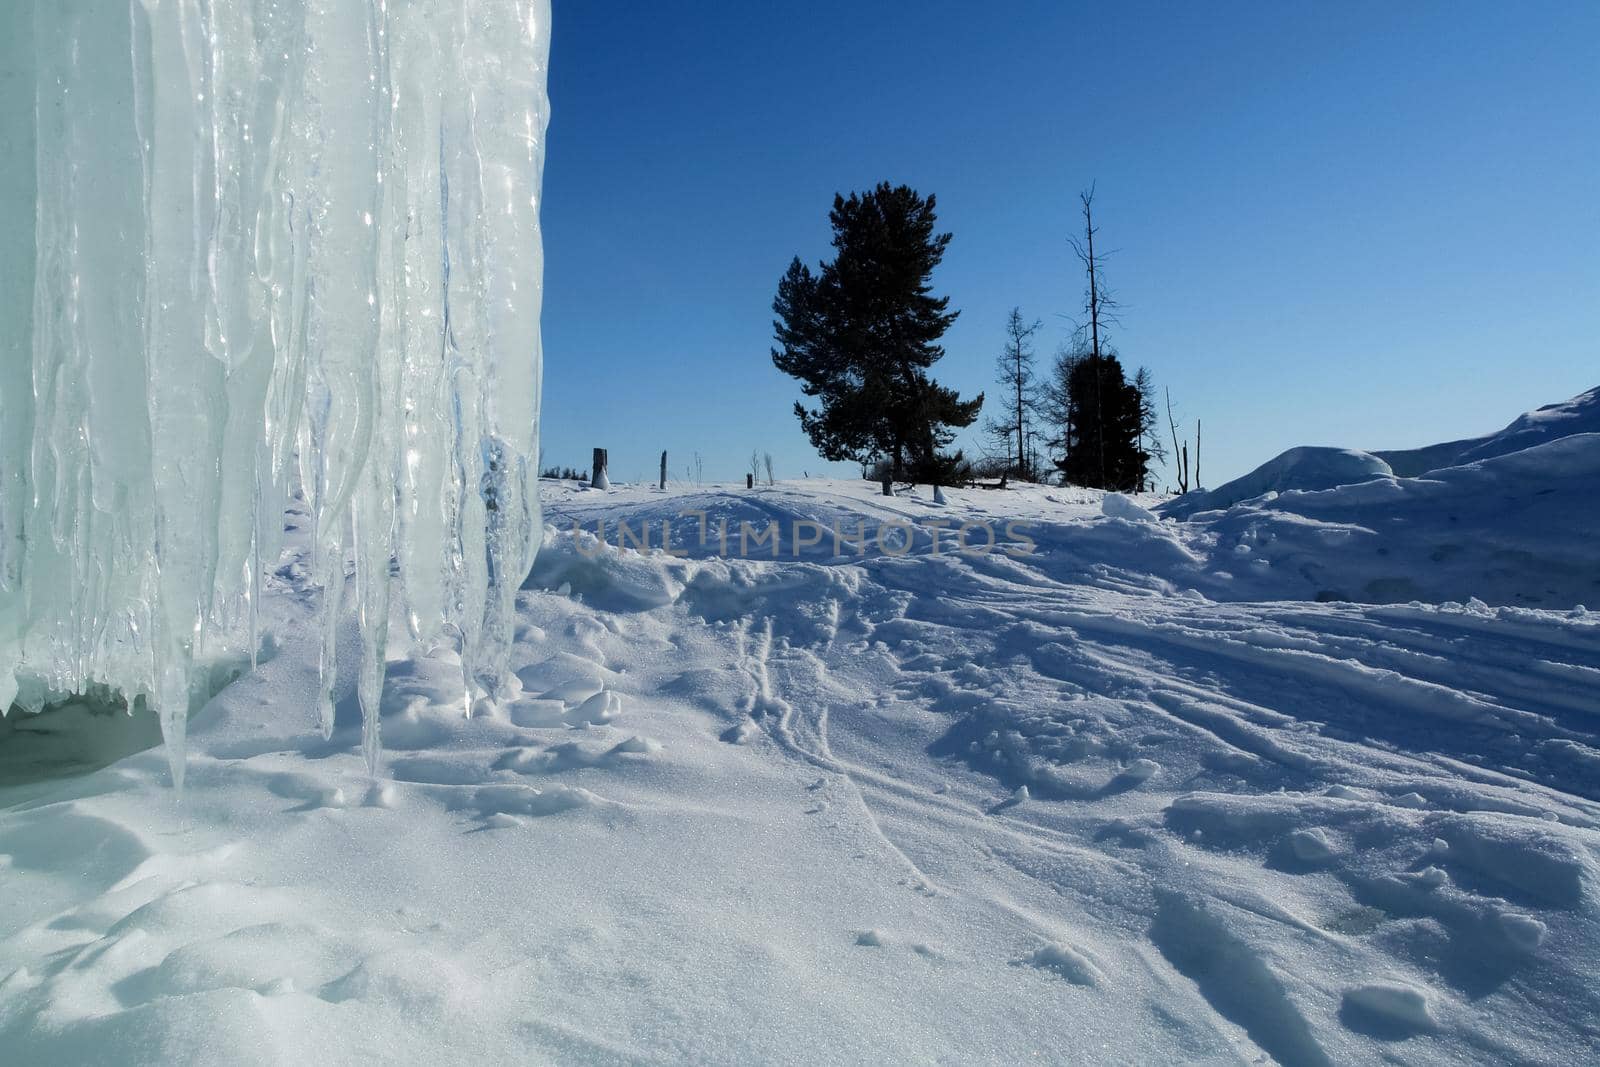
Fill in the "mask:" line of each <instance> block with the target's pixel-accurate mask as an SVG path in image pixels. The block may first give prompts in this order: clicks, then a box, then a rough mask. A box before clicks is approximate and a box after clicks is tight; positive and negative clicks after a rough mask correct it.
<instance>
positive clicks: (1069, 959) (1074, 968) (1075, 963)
mask: <svg viewBox="0 0 1600 1067" xmlns="http://www.w3.org/2000/svg"><path fill="white" fill-rule="evenodd" d="M1011 962H1012V963H1013V964H1014V965H1016V966H1024V965H1026V966H1029V967H1037V968H1039V969H1040V970H1041V971H1050V972H1051V973H1052V974H1055V975H1058V976H1060V977H1062V978H1065V979H1066V980H1067V981H1069V982H1071V983H1072V984H1073V985H1081V986H1097V985H1099V984H1100V983H1101V982H1103V981H1105V975H1104V974H1102V973H1101V971H1100V968H1098V967H1096V966H1095V965H1094V963H1093V962H1091V961H1090V959H1089V957H1087V956H1085V955H1084V954H1083V953H1081V952H1079V951H1078V950H1077V949H1075V948H1073V947H1071V946H1070V945H1063V944H1061V943H1059V942H1056V941H1046V942H1045V943H1044V944H1042V945H1040V946H1039V947H1038V948H1036V949H1034V950H1033V951H1032V952H1031V953H1029V954H1028V955H1026V956H1024V957H1022V958H1021V959H1017V960H1012V961H1011Z"/></svg>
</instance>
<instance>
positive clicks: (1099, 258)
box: [1068, 185, 1120, 485]
mask: <svg viewBox="0 0 1600 1067" xmlns="http://www.w3.org/2000/svg"><path fill="white" fill-rule="evenodd" d="M1094 190H1095V187H1094V186H1093V185H1090V186H1089V190H1088V192H1084V193H1079V194H1078V199H1079V200H1080V201H1082V203H1083V239H1082V240H1079V239H1078V238H1076V237H1072V238H1069V239H1068V240H1069V241H1070V242H1071V244H1072V250H1073V251H1074V252H1076V253H1077V255H1078V261H1079V262H1080V263H1082V264H1083V268H1084V271H1085V273H1087V274H1088V276H1089V288H1088V292H1087V293H1086V294H1085V301H1084V313H1085V315H1086V316H1087V318H1088V321H1087V323H1084V324H1080V327H1079V328H1080V329H1081V328H1082V327H1083V325H1087V326H1088V329H1089V352H1088V356H1089V359H1090V360H1092V361H1093V365H1094V379H1095V427H1094V429H1095V448H1096V450H1097V451H1098V452H1099V454H1100V455H1099V463H1100V482H1101V484H1102V485H1104V484H1105V481H1106V477H1105V475H1106V469H1105V468H1106V447H1105V415H1104V412H1105V406H1104V403H1103V397H1102V395H1101V371H1100V366H1101V362H1100V361H1101V358H1102V356H1103V351H1102V349H1101V335H1102V334H1103V333H1104V332H1105V328H1106V327H1107V326H1108V325H1111V324H1113V323H1115V322H1116V321H1117V316H1116V312H1117V308H1118V307H1119V306H1120V305H1119V304H1118V303H1117V301H1116V298H1115V297H1114V296H1113V295H1112V293H1111V290H1110V289H1108V288H1107V287H1106V284H1105V278H1104V276H1103V274H1102V269H1103V264H1104V259H1105V255H1104V253H1100V254H1099V255H1097V254H1096V252H1095V247H1094V239H1095V236H1096V234H1098V233H1099V232H1100V231H1099V230H1098V229H1097V228H1096V227H1095V224H1094Z"/></svg>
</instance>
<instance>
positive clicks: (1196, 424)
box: [1194, 419, 1205, 489]
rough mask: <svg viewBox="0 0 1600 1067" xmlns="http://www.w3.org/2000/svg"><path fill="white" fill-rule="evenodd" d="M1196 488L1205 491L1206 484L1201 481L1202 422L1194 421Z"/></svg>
mask: <svg viewBox="0 0 1600 1067" xmlns="http://www.w3.org/2000/svg"><path fill="white" fill-rule="evenodd" d="M1194 487H1195V488H1196V489H1204V488H1205V483H1204V482H1202V481H1201V480H1200V420H1199V419H1195V420H1194Z"/></svg>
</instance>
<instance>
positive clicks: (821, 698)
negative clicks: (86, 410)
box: [0, 435, 1600, 1064]
mask: <svg viewBox="0 0 1600 1067" xmlns="http://www.w3.org/2000/svg"><path fill="white" fill-rule="evenodd" d="M1597 445H1600V438H1597V437H1595V436H1593V435H1589V436H1568V437H1565V438H1563V439H1561V440H1553V441H1547V442H1545V443H1543V444H1541V445H1539V446H1538V447H1535V448H1532V449H1524V450H1521V451H1518V452H1515V453H1514V454H1508V455H1503V456H1499V457H1496V458H1492V459H1488V460H1484V461H1481V462H1475V463H1472V464H1470V465H1467V466H1459V467H1455V468H1452V469H1450V470H1446V471H1441V472H1436V473H1435V474H1432V475H1429V476H1428V477H1427V478H1421V479H1389V478H1386V479H1380V480H1378V481H1370V482H1367V483H1365V484H1363V485H1357V486H1347V487H1344V488H1339V489H1331V490H1323V491H1318V492H1298V493H1297V492H1285V493H1281V494H1280V495H1279V496H1277V497H1276V498H1273V499H1265V500H1258V501H1255V502H1252V503H1248V504H1241V505H1239V506H1236V507H1233V508H1229V509H1227V510H1224V511H1220V512H1213V513H1209V514H1199V515H1196V516H1194V517H1193V518H1192V519H1191V520H1190V521H1186V522H1174V521H1170V520H1160V519H1157V518H1156V517H1155V516H1154V515H1152V514H1151V513H1150V511H1149V510H1147V509H1148V508H1149V507H1153V506H1154V505H1155V504H1156V503H1157V501H1155V500H1133V501H1130V500H1126V499H1123V498H1106V499H1102V498H1101V497H1100V495H1099V494H1095V493H1089V492H1085V491H1082V490H1070V489H1047V488H1043V487H1037V486H1025V487H1019V488H1015V489H1013V490H1010V491H1006V492H997V491H984V490H975V489H973V490H956V491H951V492H950V493H949V494H948V496H949V503H948V505H946V506H943V507H940V506H936V505H934V504H933V503H931V501H929V500H928V499H927V496H926V494H925V493H913V494H908V495H905V496H901V497H897V498H893V499H885V498H883V497H881V496H877V495H876V487H874V486H871V485H868V484H865V483H843V482H823V481H807V482H797V483H780V484H779V485H776V486H773V487H765V488H759V489H756V490H753V491H747V490H745V489H744V488H743V487H742V486H738V487H725V486H707V487H694V488H689V487H684V488H681V489H677V490H673V491H669V492H666V493H660V492H656V491H654V490H652V489H645V488H634V487H624V488H619V489H617V490H615V491H613V492H609V493H600V492H589V491H585V490H581V489H579V488H577V487H576V486H573V485H570V484H566V485H563V484H558V483H546V485H545V498H546V504H547V521H548V522H549V523H550V529H549V530H548V531H547V535H546V543H545V547H544V550H543V552H542V554H541V556H540V558H539V562H538V564H537V566H536V568H535V571H534V575H533V577H532V579H531V580H530V582H529V583H528V586H527V588H526V589H525V590H524V591H523V593H522V594H521V596H520V598H519V603H518V619H519V625H518V630H517V634H516V642H515V646H514V649H513V663H514V665H515V666H516V667H517V678H518V686H519V690H520V692H519V695H517V696H516V697H515V699H513V700H510V701H507V702H505V703H503V704H501V705H498V706H491V705H488V704H481V703H480V704H479V705H478V706H477V707H475V708H473V709H472V712H473V714H472V717H471V718H464V717H463V707H462V695H461V690H460V682H459V677H460V672H459V666H458V665H457V663H456V659H455V655H454V653H453V652H450V651H448V650H444V649H441V650H437V651H435V652H433V653H431V654H426V655H418V656H416V657H414V658H410V659H403V660H397V661H394V662H391V663H390V665H389V678H388V682H387V684H386V687H385V690H384V693H383V699H382V710H383V715H382V728H383V740H384V745H385V750H386V753H387V756H386V767H385V777H384V778H383V779H382V780H380V781H372V780H370V779H369V778H368V777H367V775H366V773H365V769H364V763H363V760H362V755H361V731H360V721H359V719H360V717H359V711H358V709H357V706H356V701H355V699H354V697H353V695H351V694H349V693H346V694H343V696H342V699H341V700H340V702H339V704H338V707H337V715H338V721H337V724H336V730H335V732H334V735H333V738H332V740H331V741H328V742H324V741H322V740H321V738H320V735H319V734H318V732H317V731H316V728H315V723H316V687H317V681H316V659H317V644H318V639H317V637H316V635H315V631H314V629H313V628H312V627H310V626H309V625H308V620H309V619H310V617H311V615H312V613H313V610H314V607H315V605H314V602H313V601H314V598H313V595H312V593H311V592H309V591H308V590H309V585H308V582H307V567H306V562H307V561H306V557H305V546H304V544H303V542H298V541H294V540H293V538H291V546H290V549H289V550H288V552H286V554H285V556H284V558H283V560H282V563H281V566H280V567H279V569H278V571H277V574H276V577H275V579H274V582H273V585H272V588H271V589H270V591H269V592H270V595H269V596H268V597H267V601H266V614H267V619H266V621H265V628H266V630H267V633H268V638H267V652H268V655H267V657H266V658H265V660H264V662H263V663H262V665H261V666H260V667H259V668H258V669H257V670H255V671H253V672H248V673H246V674H244V676H243V677H241V678H240V679H239V680H238V681H237V682H235V683H234V684H233V685H231V686H229V687H227V688H226V689H224V690H222V691H221V692H220V693H219V694H218V695H217V696H216V697H215V698H214V699H213V700H212V701H211V702H210V703H209V704H208V705H207V706H206V707H205V709H204V710H203V711H201V712H200V713H199V714H198V715H197V716H196V717H195V718H194V720H193V722H192V723H191V738H192V741H191V744H192V752H193V755H192V759H191V764H190V769H189V783H188V786H187V790H186V792H185V794H184V795H183V797H182V798H181V799H179V798H178V797H176V796H174V794H173V793H172V791H171V790H170V788H169V787H168V785H167V776H166V769H165V762H164V760H163V759H162V758H161V756H160V753H159V752H158V751H157V750H153V749H152V750H145V751H136V750H137V749H139V748H140V746H142V745H143V744H148V743H150V740H151V736H152V735H150V734H149V733H148V732H146V733H141V732H140V731H139V730H137V729H130V730H128V731H125V733H124V734H123V735H122V737H121V739H120V741H119V740H117V739H104V740H103V742H102V743H101V744H100V745H99V749H98V751H87V750H82V751H80V750H75V749H74V737H75V736H79V735H80V731H79V729H78V727H79V725H80V724H81V723H83V722H85V721H95V720H94V716H93V715H92V713H91V712H90V711H89V710H87V709H82V708H78V709H66V710H64V711H55V712H48V713H46V714H45V715H43V716H40V717H38V718H36V719H29V720H23V721H16V720H11V721H10V722H9V727H10V729H11V730H12V732H11V733H10V734H9V735H7V736H6V737H5V738H4V740H3V743H4V745H5V750H6V759H5V760H3V761H0V767H4V768H6V769H7V771H8V772H15V769H16V768H22V767H31V768H32V771H33V773H31V774H29V775H28V776H27V777H28V778H29V780H28V781H22V780H21V779H22V775H21V774H20V773H13V778H12V781H13V782H15V783H16V784H13V785H11V786H9V787H7V788H3V789H0V857H3V859H0V879H3V881H4V886H5V890H6V891H5V892H4V893H3V894H0V1049H4V1050H5V1055H4V1056H3V1057H0V1059H4V1060H6V1061H7V1062H15V1063H63V1062H91V1061H113V1060H114V1061H115V1062H118V1063H124V1064H139V1063H149V1064H156V1063H161V1064H168V1063H183V1062H201V1061H207V1062H211V1061H214V1060H215V1059H216V1058H218V1057H222V1058H226V1059H228V1060H230V1061H234V1062H253V1063H274V1064H276V1063H302V1062H353V1061H372V1060H384V1061H391V1060H392V1061H398V1062H462V1061H464V1060H468V1059H472V1060H485V1061H496V1062H562V1063H571V1062H598V1063H641V1062H644V1063H668V1062H697V1063H730V1064H731V1063H740V1064H746V1063H785V1062H788V1063H817V1062H829V1063H913V1062H915V1063H927V1062H987V1063H1007V1064H1009V1063H1018V1062H1029V1061H1043V1062H1093V1063H1099V1062H1112V1063H1126V1062H1148V1063H1178V1062H1184V1063H1218V1064H1222V1063H1229V1064H1231V1063H1239V1062H1261V1061H1262V1060H1263V1059H1264V1058H1265V1059H1270V1060H1273V1061H1276V1062H1280V1063H1287V1064H1323V1063H1339V1064H1351V1063H1376V1062H1392V1061H1396V1060H1399V1061H1404V1062H1457V1063H1504V1062H1526V1063H1549V1064H1572V1063H1580V1062H1585V1061H1586V1060H1588V1059H1589V1058H1591V1057H1592V1053H1593V1049H1594V1047H1595V1042H1596V1039H1597V1034H1596V1024H1595V1019H1596V1018H1600V991H1597V989H1596V986H1595V983H1594V980H1593V976H1594V973H1595V971H1596V968H1597V967H1600V882H1597V878H1600V859H1597V856H1600V851H1597V850H1600V616H1596V615H1595V614H1591V613H1588V612H1585V611H1583V610H1581V609H1579V608H1577V607H1576V605H1577V604H1579V603H1581V602H1582V601H1584V600H1586V599H1587V600H1590V601H1591V602H1594V601H1600V592H1593V590H1595V589H1596V587H1595V586H1594V584H1593V583H1594V581H1595V580H1596V579H1600V567H1597V562H1596V560H1597V557H1600V546H1597V545H1596V544H1595V543H1594V541H1593V539H1592V536H1591V537H1590V538H1589V539H1588V540H1587V541H1585V539H1584V537H1583V533H1584V530H1585V529H1586V528H1587V530H1589V531H1591V532H1592V531H1593V530H1594V529H1595V528H1596V525H1595V519H1596V513H1595V511H1594V508H1595V504H1594V501H1595V499H1596V497H1597V496H1600V494H1597V493H1596V492H1595V489H1596V487H1597V485H1600V461H1597V457H1600V447H1597ZM291 518H292V519H293V520H294V521H293V522H292V525H301V524H302V523H301V522H300V521H299V519H298V517H297V516H291ZM725 519H726V520H731V522H729V523H728V524H727V525H726V526H725V525H724V522H723V520H725ZM812 524H814V525H812ZM936 524H937V525H936ZM1585 524H1587V526H1586V525H1585ZM623 525H625V526H626V533H624V532H623V530H622V527H623ZM769 527H775V528H776V530H777V537H776V538H775V544H774V542H773V541H769V540H767V539H766V537H767V536H768V535H767V531H768V529H769ZM963 527H965V529H964V530H963V529H962V528H963ZM724 529H727V530H728V531H729V534H728V542H727V545H726V547H724V541H723V537H722V531H723V530H724ZM836 530H837V531H838V536H839V538H840V541H841V543H840V544H839V545H838V546H836V545H835V543H834V537H835V531H836ZM991 534H992V535H993V542H994V547H993V549H991V550H988V551H983V549H985V548H987V546H988V544H989V540H990V535H991ZM741 535H742V537H743V540H744V542H745V543H744V544H743V545H742V546H741V543H740V541H741ZM960 537H965V543H966V547H967V550H966V551H962V550H961V544H962V543H961V541H959V540H958V538H960ZM1446 537H1449V538H1450V539H1449V540H1445V538H1446ZM646 540H648V545H649V548H648V550H647V551H641V550H639V549H638V548H636V547H631V546H637V545H641V544H644V543H646ZM619 541H620V542H622V543H624V544H627V545H629V546H630V547H626V548H622V549H618V548H617V547H616V546H617V544H618V543H619ZM602 542H603V543H602ZM1450 545H1455V546H1457V547H1455V548H1454V549H1451V548H1449V547H1448V546H1450ZM858 547H860V548H862V549H863V551H862V552H860V553H858V552H857V551H856V550H857V548H858ZM667 548H670V549H671V552H670V553H669V552H668V551H666V549H667ZM774 556H776V558H774ZM1390 579H1399V580H1405V581H1409V582H1410V583H1411V585H1410V586H1408V587H1405V588H1399V587H1396V586H1393V585H1388V584H1384V583H1386V582H1388V581H1389V580H1390ZM1319 593H1323V594H1325V595H1323V596H1322V600H1323V601H1324V602H1321V603H1319V602H1316V599H1317V596H1318V594H1319ZM1345 597H1349V598H1359V599H1366V600H1403V601H1411V600H1413V599H1415V600H1416V601H1418V602H1415V603H1409V602H1408V603H1401V604H1388V605H1381V606H1379V605H1362V604H1357V603H1351V602H1340V600H1339V598H1345ZM1472 597H1477V598H1478V599H1476V600H1472V599H1470V598H1472ZM1448 601H1455V602H1454V603H1450V602H1448ZM1529 603H1537V604H1538V605H1539V606H1538V607H1528V606H1519V605H1522V604H1529ZM1552 605H1556V606H1559V607H1560V609H1561V610H1552V609H1551V606H1552ZM339 654H340V656H341V657H342V658H346V659H354V658H355V657H357V656H358V655H359V642H358V640H357V638H356V635H355V633H354V629H353V627H352V629H351V630H350V632H349V633H348V634H347V635H346V637H345V640H344V642H343V644H342V646H341V647H340V649H339ZM353 674H354V672H353V671H348V672H347V671H343V670H341V671H340V676H341V677H350V676H352V675H353ZM130 725H132V726H137V725H138V720H137V719H135V720H134V722H133V723H132V724H130ZM119 743H120V744H123V745H125V748H124V749H122V750H121V752H127V753H131V754H127V755H125V757H124V758H121V759H118V760H117V761H116V762H113V763H111V764H110V765H109V766H105V767H103V768H102V769H100V770H97V771H93V772H92V773H87V774H82V775H80V776H77V777H65V776H63V775H61V774H51V773H49V771H48V770H41V767H40V761H41V760H46V759H48V760H57V761H61V762H63V763H66V762H69V761H72V760H78V761H82V762H88V763H93V762H103V761H104V760H107V759H112V758H114V757H116V756H117V755H119V754H121V753H120V752H119V751H118V750H116V749H115V748H114V747H113V746H114V745H115V744H119ZM80 769H81V768H80Z"/></svg>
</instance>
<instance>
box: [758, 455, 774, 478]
mask: <svg viewBox="0 0 1600 1067" xmlns="http://www.w3.org/2000/svg"><path fill="white" fill-rule="evenodd" d="M761 465H762V466H763V467H765V468H766V471H767V484H768V485H775V484H777V483H776V482H775V481H774V479H773V477H772V453H771V452H763V453H761Z"/></svg>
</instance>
